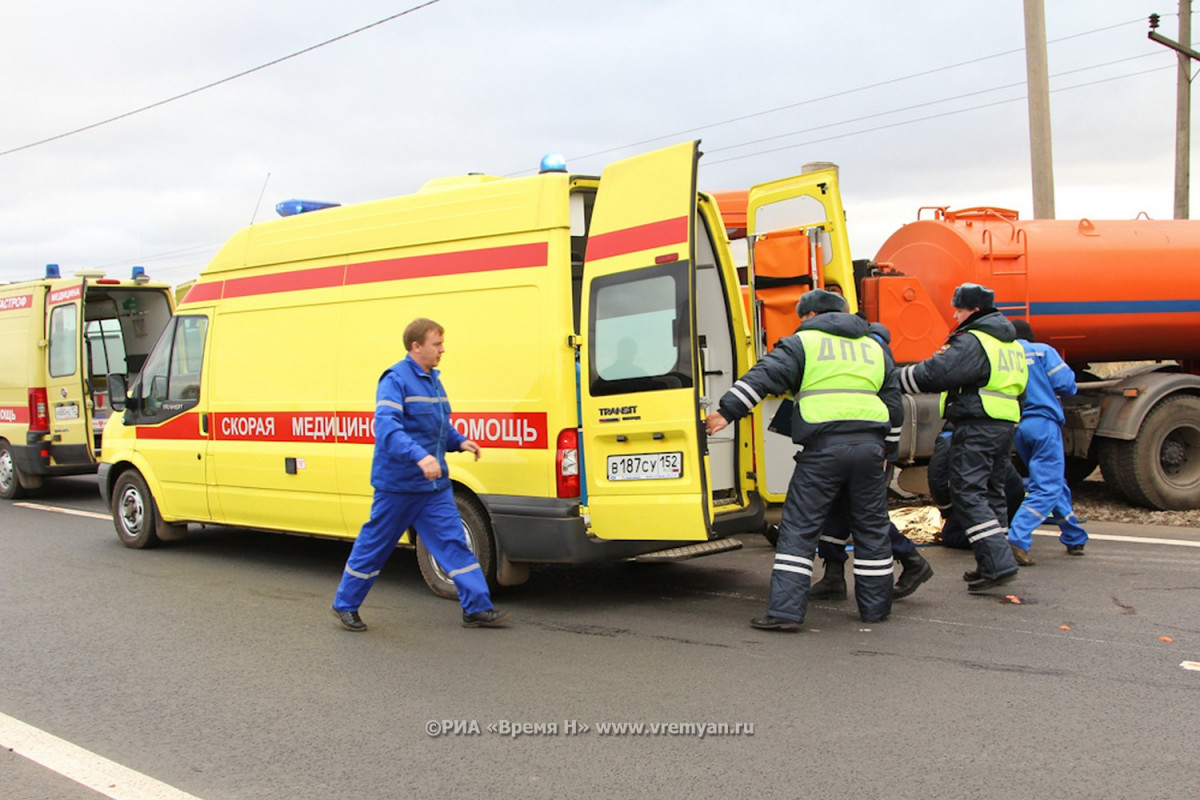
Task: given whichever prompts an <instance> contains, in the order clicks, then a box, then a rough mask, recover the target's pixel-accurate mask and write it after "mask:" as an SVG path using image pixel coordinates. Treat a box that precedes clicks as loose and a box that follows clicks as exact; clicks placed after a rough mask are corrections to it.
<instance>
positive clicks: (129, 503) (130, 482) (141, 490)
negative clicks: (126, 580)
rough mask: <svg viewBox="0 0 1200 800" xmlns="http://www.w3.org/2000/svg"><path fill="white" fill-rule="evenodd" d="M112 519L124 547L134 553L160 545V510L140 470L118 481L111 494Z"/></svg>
mask: <svg viewBox="0 0 1200 800" xmlns="http://www.w3.org/2000/svg"><path fill="white" fill-rule="evenodd" d="M112 515H113V524H114V525H115V526H116V528H117V537H118V538H120V540H121V544H123V545H125V546H126V547H132V548H133V549H135V550H141V549H143V548H147V547H154V546H155V545H157V544H158V541H159V540H158V533H157V531H156V528H157V524H158V519H159V517H158V506H157V505H155V503H154V498H153V497H152V496H151V495H150V489H149V488H147V486H146V481H145V479H144V478H143V477H142V476H141V474H140V473H139V472H138V471H137V470H135V469H131V470H129V471H127V472H122V473H121V477H119V478H117V482H116V485H115V486H114V487H113V494H112Z"/></svg>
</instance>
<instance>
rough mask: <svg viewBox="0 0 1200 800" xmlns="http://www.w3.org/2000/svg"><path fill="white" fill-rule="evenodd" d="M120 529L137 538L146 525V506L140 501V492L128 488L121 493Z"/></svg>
mask: <svg viewBox="0 0 1200 800" xmlns="http://www.w3.org/2000/svg"><path fill="white" fill-rule="evenodd" d="M120 514H121V527H122V528H124V529H125V532H126V533H127V534H129V535H130V536H137V535H138V534H139V533H141V532H142V526H143V525H145V524H146V505H145V503H144V502H143V501H142V495H141V492H139V491H138V490H137V489H136V488H134V487H132V486H129V487H127V488H126V489H125V491H123V492H121V503H120Z"/></svg>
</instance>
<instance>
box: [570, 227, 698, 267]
mask: <svg viewBox="0 0 1200 800" xmlns="http://www.w3.org/2000/svg"><path fill="white" fill-rule="evenodd" d="M687 226H688V220H687V217H676V218H675V219H664V220H663V221H661V222H650V223H647V224H645V225H635V226H634V227H632V228H622V229H621V230H616V231H611V232H609V233H599V234H596V235H595V236H589V237H588V243H587V259H588V261H597V260H599V259H601V258H613V257H614V256H623V255H627V254H629V253H639V252H641V251H643V250H651V249H653V248H656V247H678V246H679V245H681V244H687V240H688V227H687ZM681 257H682V256H681Z"/></svg>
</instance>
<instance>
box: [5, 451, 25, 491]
mask: <svg viewBox="0 0 1200 800" xmlns="http://www.w3.org/2000/svg"><path fill="white" fill-rule="evenodd" d="M24 496H25V487H23V486H22V485H21V473H20V472H19V471H18V469H17V459H16V456H14V455H13V451H12V446H11V445H9V443H8V442H5V441H2V440H0V497H2V498H4V499H5V500H16V499H17V498H19V497H24Z"/></svg>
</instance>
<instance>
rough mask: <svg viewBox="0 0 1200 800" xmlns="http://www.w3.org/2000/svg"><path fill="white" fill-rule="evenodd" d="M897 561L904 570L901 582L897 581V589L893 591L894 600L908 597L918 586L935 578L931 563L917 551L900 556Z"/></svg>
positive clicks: (901, 572)
mask: <svg viewBox="0 0 1200 800" xmlns="http://www.w3.org/2000/svg"><path fill="white" fill-rule="evenodd" d="M897 560H898V561H899V562H900V565H901V566H902V567H904V569H902V570H901V571H900V580H898V581H896V588H895V589H893V590H892V599H893V600H898V599H900V598H901V597H908V596H909V595H910V594H912V593H913V592H915V591H916V590H917V587H918V586H920V585H921V584H922V583H924V582H925V581H927V580H929V579H930V578H932V577H933V567H931V566H929V562H928V561H926V560H925V557H924V556H923V555H921V553H920V552H919V551H917V550H913V551H912V552H911V553H908V554H907V555H903V556H900V558H899V559H897Z"/></svg>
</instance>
